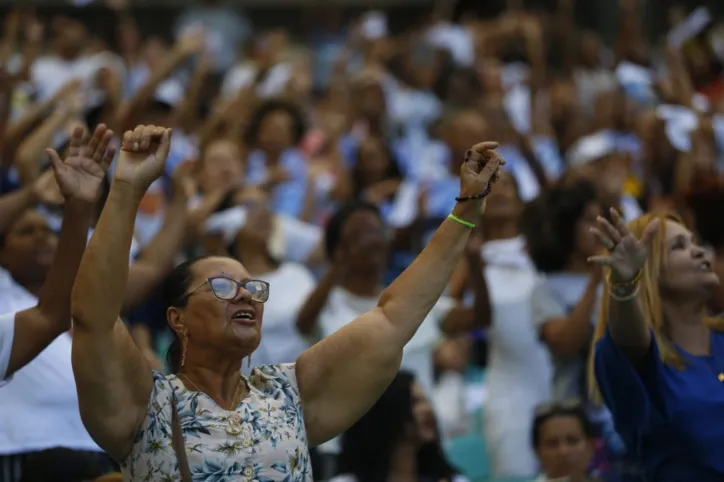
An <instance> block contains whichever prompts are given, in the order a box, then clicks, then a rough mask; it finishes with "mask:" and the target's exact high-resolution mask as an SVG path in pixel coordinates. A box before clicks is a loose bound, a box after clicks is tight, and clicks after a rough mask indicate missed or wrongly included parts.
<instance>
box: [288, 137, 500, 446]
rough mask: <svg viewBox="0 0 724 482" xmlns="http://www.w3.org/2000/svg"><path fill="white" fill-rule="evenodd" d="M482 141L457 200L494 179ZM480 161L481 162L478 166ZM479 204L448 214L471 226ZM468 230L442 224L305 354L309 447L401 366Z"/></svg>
mask: <svg viewBox="0 0 724 482" xmlns="http://www.w3.org/2000/svg"><path fill="white" fill-rule="evenodd" d="M496 147H497V143H494V142H484V143H481V144H478V145H476V146H474V147H473V148H472V150H471V151H469V152H468V154H469V155H468V156H467V159H466V160H465V162H463V164H462V168H461V176H460V177H461V189H460V190H461V194H460V195H461V196H474V195H477V194H479V193H482V192H483V191H485V190H486V189H487V187H488V186H489V185H490V183H491V182H492V181H494V180H495V179H497V175H498V168H499V166H500V165H501V164H503V163H504V161H503V160H502V159H501V158H500V157H499V156H497V154H495V153H494V152H492V149H494V148H496ZM484 159H486V160H487V162H486V163H483V162H482V161H483V160H484ZM481 208H482V200H481V199H477V200H470V201H463V202H458V203H457V204H456V205H455V208H454V209H453V212H452V214H453V215H454V216H456V217H457V218H458V219H460V220H463V221H467V222H470V223H475V222H477V220H478V219H479V218H480V212H481ZM469 234H470V228H468V227H467V226H464V225H463V224H462V223H460V222H459V221H455V220H453V219H446V220H445V221H443V223H442V224H441V225H440V228H439V229H438V230H437V232H436V233H435V234H434V235H433V237H432V239H431V240H430V242H429V244H428V245H427V246H426V247H425V249H424V250H423V251H422V253H420V255H419V256H418V257H417V259H415V261H414V262H413V263H412V264H411V265H410V267H409V268H407V270H405V272H403V273H402V274H401V275H400V276H399V277H398V278H397V279H396V280H395V281H394V282H393V283H392V284H391V285H390V286H389V287H388V288H387V289H386V290H385V291H384V292H383V293H382V296H381V297H380V300H379V302H378V305H377V307H376V308H375V309H373V310H372V311H369V312H367V313H365V314H363V315H362V316H360V317H359V318H357V319H356V320H354V321H352V322H351V323H349V324H348V325H346V326H345V327H344V328H342V329H340V330H339V331H337V332H336V333H334V334H332V335H330V336H328V337H326V338H324V339H323V340H322V341H320V342H319V343H317V344H316V345H314V346H313V347H311V348H310V349H308V350H306V351H305V352H304V353H302V355H301V356H300V357H299V359H298V360H297V366H296V372H297V379H298V383H299V389H300V393H301V397H302V402H303V407H304V421H305V425H306V428H307V434H308V437H309V443H310V445H317V444H319V443H322V442H324V441H325V440H329V439H330V438H332V437H334V436H336V435H338V434H340V433H341V432H343V431H344V430H345V429H347V428H348V427H349V426H350V425H351V424H352V423H353V422H354V421H356V420H358V419H359V417H361V416H362V415H363V414H364V413H365V412H366V411H367V410H369V408H370V407H371V406H372V405H373V404H374V403H375V401H377V399H378V398H379V397H380V395H381V394H382V393H383V392H384V391H385V389H386V388H387V386H388V385H389V384H390V382H391V381H392V379H393V378H394V376H395V375H396V374H397V372H398V370H399V368H400V362H401V360H402V349H403V347H404V346H405V344H406V343H407V342H408V341H409V340H410V339H411V338H412V336H413V335H414V334H415V331H417V329H418V328H419V326H420V323H422V321H423V320H424V319H425V317H427V315H428V313H429V312H430V310H431V309H432V307H433V305H434V304H435V303H436V302H437V300H438V299H439V298H440V295H441V294H442V292H443V291H444V289H445V287H446V286H447V283H448V280H449V279H450V275H451V274H452V271H453V269H454V268H455V266H456V265H457V262H458V261H459V260H460V257H461V256H462V254H463V250H464V248H465V245H466V243H467V241H468V236H469Z"/></svg>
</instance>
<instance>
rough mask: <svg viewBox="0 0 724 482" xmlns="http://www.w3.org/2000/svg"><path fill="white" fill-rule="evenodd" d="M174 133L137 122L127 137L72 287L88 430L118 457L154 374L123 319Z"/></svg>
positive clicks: (77, 366)
mask: <svg viewBox="0 0 724 482" xmlns="http://www.w3.org/2000/svg"><path fill="white" fill-rule="evenodd" d="M170 135H171V131H170V130H168V129H164V128H159V127H153V126H147V127H144V126H139V127H137V128H136V129H135V130H134V131H127V132H126V133H125V134H124V136H123V144H122V152H121V154H120V156H119V158H118V162H117V166H116V173H115V177H114V179H113V183H112V184H111V190H110V194H109V196H108V199H107V201H106V205H105V207H104V209H103V212H102V213H101V217H100V219H99V221H98V224H97V226H96V229H95V232H94V234H93V237H92V238H91V240H90V243H89V244H88V248H87V249H86V252H85V254H84V256H83V260H82V261H81V265H80V269H79V271H78V276H77V277H76V281H75V285H74V287H73V296H72V304H71V313H72V316H73V320H74V324H73V372H74V374H75V379H76V385H77V387H78V399H79V404H80V414H81V418H82V420H83V424H84V425H85V427H86V429H87V430H88V433H89V434H90V435H91V437H93V439H94V440H95V441H96V443H97V444H98V445H99V446H100V447H101V448H103V449H104V450H105V451H106V452H108V453H109V454H110V455H111V456H112V457H113V458H114V459H115V460H116V461H117V462H122V461H123V460H124V459H125V458H126V457H127V455H128V454H129V453H130V451H131V449H132V447H133V439H134V437H135V435H136V433H137V432H138V430H139V429H140V427H141V424H142V423H143V420H144V418H145V413H146V407H147V405H148V400H149V396H150V394H151V391H152V389H153V379H152V372H151V369H150V368H149V366H148V364H147V362H146V360H145V358H144V357H143V355H142V354H141V352H140V350H139V349H138V348H137V347H136V345H135V343H134V342H133V339H132V338H131V336H130V334H129V333H128V330H127V329H126V327H125V326H124V324H123V322H121V320H120V319H119V313H120V312H121V308H122V305H123V300H124V296H125V292H126V284H127V281H128V254H129V251H130V248H131V239H132V237H133V225H134V221H135V217H136V212H137V210H138V207H139V204H140V201H141V197H142V196H143V194H144V193H145V191H146V189H147V188H148V186H149V185H150V184H151V182H153V180H155V179H156V178H157V177H158V176H159V175H160V174H161V172H162V171H163V168H164V164H165V161H166V157H167V156H168V149H169V144H170Z"/></svg>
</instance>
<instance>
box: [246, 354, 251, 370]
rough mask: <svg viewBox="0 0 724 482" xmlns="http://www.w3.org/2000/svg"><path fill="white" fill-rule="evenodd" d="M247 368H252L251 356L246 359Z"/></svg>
mask: <svg viewBox="0 0 724 482" xmlns="http://www.w3.org/2000/svg"><path fill="white" fill-rule="evenodd" d="M246 366H247V367H249V368H251V355H249V356H248V357H246Z"/></svg>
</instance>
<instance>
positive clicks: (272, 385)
mask: <svg viewBox="0 0 724 482" xmlns="http://www.w3.org/2000/svg"><path fill="white" fill-rule="evenodd" d="M249 384H250V385H251V386H252V387H254V388H256V389H257V390H259V391H261V392H263V393H266V394H271V395H276V394H278V393H279V391H282V392H284V393H285V394H287V395H288V396H289V397H291V398H294V399H299V386H298V384H297V364H296V363H280V364H277V365H260V366H257V367H254V369H253V370H252V371H251V374H250V375H249Z"/></svg>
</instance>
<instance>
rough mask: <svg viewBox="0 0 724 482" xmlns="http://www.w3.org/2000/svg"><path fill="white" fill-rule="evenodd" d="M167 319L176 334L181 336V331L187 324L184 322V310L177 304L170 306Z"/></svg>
mask: <svg viewBox="0 0 724 482" xmlns="http://www.w3.org/2000/svg"><path fill="white" fill-rule="evenodd" d="M166 321H167V322H168V324H169V326H170V327H171V329H172V330H173V331H175V332H176V334H177V335H179V336H181V333H183V332H184V330H185V329H186V326H185V324H184V322H183V312H182V311H181V309H180V308H176V307H175V306H171V307H169V308H168V309H167V310H166Z"/></svg>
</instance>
